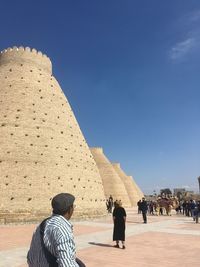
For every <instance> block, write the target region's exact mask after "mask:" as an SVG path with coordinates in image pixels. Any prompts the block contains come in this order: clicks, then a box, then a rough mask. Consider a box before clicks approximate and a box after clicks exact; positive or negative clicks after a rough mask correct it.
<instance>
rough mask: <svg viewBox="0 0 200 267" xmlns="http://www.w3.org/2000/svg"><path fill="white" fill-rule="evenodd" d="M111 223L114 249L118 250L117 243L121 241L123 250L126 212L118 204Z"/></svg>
mask: <svg viewBox="0 0 200 267" xmlns="http://www.w3.org/2000/svg"><path fill="white" fill-rule="evenodd" d="M113 223H114V229H113V241H115V242H116V245H115V246H114V247H116V248H120V246H119V241H121V243H122V249H125V228H126V211H125V209H124V208H123V207H122V204H121V203H119V202H118V203H116V205H115V208H114V210H113Z"/></svg>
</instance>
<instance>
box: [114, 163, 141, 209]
mask: <svg viewBox="0 0 200 267" xmlns="http://www.w3.org/2000/svg"><path fill="white" fill-rule="evenodd" d="M112 166H113V168H114V169H115V171H116V172H117V174H118V175H119V177H120V178H121V179H122V182H123V183H124V185H125V188H126V191H127V192H128V195H129V198H130V201H131V204H132V206H137V202H138V200H140V199H141V197H140V195H139V194H138V189H137V187H136V183H135V182H133V179H130V176H127V175H126V174H125V172H124V171H123V170H122V169H121V167H120V163H112Z"/></svg>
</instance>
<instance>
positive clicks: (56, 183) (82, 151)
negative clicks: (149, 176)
mask: <svg viewBox="0 0 200 267" xmlns="http://www.w3.org/2000/svg"><path fill="white" fill-rule="evenodd" d="M0 191H1V194H0V220H1V221H6V222H9V221H13V220H14V219H16V220H19V221H20V220H22V221H23V220H25V221H26V220H32V219H34V218H40V217H41V216H45V215H46V214H49V213H50V212H51V208H50V203H51V199H52V197H53V196H54V195H55V194H57V193H60V192H70V193H72V194H74V195H75V196H76V206H77V208H76V211H75V217H76V216H77V217H86V216H100V215H104V214H105V195H104V189H103V184H102V180H101V177H100V174H99V170H98V168H97V165H96V162H95V161H94V159H93V156H92V154H91V152H90V149H89V148H88V145H87V143H86V140H85V138H84V136H83V134H82V132H81V129H80V127H79V125H78V122H77V120H76V118H75V116H74V113H73V111H72V109H71V107H70V104H69V103H68V100H67V99H66V97H65V95H64V93H63V91H62V89H61V88H60V86H59V84H58V82H57V80H56V79H55V77H54V76H53V75H52V66H51V61H50V59H49V58H48V57H47V56H45V55H43V54H42V53H41V52H37V51H36V50H35V49H32V50H31V49H30V48H23V47H20V48H16V47H14V48H9V49H6V50H4V51H2V52H1V54H0Z"/></svg>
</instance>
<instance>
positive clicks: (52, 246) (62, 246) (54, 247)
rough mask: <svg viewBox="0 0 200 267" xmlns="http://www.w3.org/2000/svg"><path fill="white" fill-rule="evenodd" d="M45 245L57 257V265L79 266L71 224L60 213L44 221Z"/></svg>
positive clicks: (65, 266) (60, 266)
mask: <svg viewBox="0 0 200 267" xmlns="http://www.w3.org/2000/svg"><path fill="white" fill-rule="evenodd" d="M44 244H45V247H46V248H47V249H48V250H49V251H50V252H51V254H53V255H54V256H55V257H56V258H57V263H58V266H59V267H79V265H78V264H77V263H76V249H75V243H74V235H73V227H72V224H71V223H70V222H69V221H68V220H66V219H65V218H64V217H63V216H61V215H54V216H52V217H51V218H50V219H48V220H47V221H46V226H45V230H44Z"/></svg>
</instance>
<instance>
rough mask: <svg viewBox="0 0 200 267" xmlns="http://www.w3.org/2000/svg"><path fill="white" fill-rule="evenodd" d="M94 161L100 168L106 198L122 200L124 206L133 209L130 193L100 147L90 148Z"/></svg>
mask: <svg viewBox="0 0 200 267" xmlns="http://www.w3.org/2000/svg"><path fill="white" fill-rule="evenodd" d="M90 150H91V152H92V155H93V157H94V160H95V162H96V164H97V166H98V169H99V172H100V175H101V178H102V181H103V186H104V191H105V196H106V198H109V196H110V195H112V197H113V199H114V200H116V199H117V200H121V201H122V204H123V206H125V207H131V201H130V199H129V196H128V193H127V191H126V188H125V186H124V183H123V182H122V180H121V178H120V177H119V175H118V174H117V173H116V171H115V170H114V168H113V166H112V164H111V163H110V161H109V160H108V159H107V157H106V156H105V155H104V153H103V149H102V148H100V147H92V148H90Z"/></svg>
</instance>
